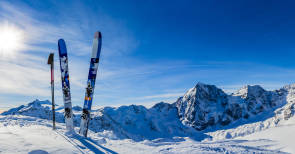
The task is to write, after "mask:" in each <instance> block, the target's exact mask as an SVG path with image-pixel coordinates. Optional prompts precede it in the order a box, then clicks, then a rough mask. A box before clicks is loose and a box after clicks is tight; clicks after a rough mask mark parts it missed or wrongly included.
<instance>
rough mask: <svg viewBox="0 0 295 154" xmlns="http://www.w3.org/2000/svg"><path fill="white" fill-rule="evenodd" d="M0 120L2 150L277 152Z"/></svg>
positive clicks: (233, 144)
mask: <svg viewBox="0 0 295 154" xmlns="http://www.w3.org/2000/svg"><path fill="white" fill-rule="evenodd" d="M0 123H1V125H0V136H1V140H0V151H1V153H30V152H34V151H35V152H39V153H42V151H43V153H57V154H58V153H253V152H260V153H280V151H278V150H268V149H263V148H261V147H258V146H255V145H254V146H253V145H251V146H249V145H250V144H251V143H252V142H253V141H246V140H225V141H213V142H212V141H203V142H199V141H195V140H193V139H190V138H188V137H173V138H158V139H154V140H143V141H138V142H137V141H134V140H131V139H112V137H110V136H111V134H112V133H111V132H108V131H104V132H101V133H94V132H92V131H90V132H89V138H84V137H81V136H79V135H77V134H75V135H69V134H67V133H66V129H65V125H64V124H63V123H58V124H57V130H56V131H54V130H52V128H51V121H48V120H44V119H39V118H34V117H29V116H20V115H13V116H0ZM77 129H78V128H76V131H77ZM255 142H257V141H255ZM245 144H249V145H248V146H247V145H245ZM261 144H263V145H268V144H269V142H267V143H261ZM260 146H261V145H260Z"/></svg>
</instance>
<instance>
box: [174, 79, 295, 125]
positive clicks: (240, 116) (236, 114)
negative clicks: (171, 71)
mask: <svg viewBox="0 0 295 154" xmlns="http://www.w3.org/2000/svg"><path fill="white" fill-rule="evenodd" d="M294 87H295V86H294V85H290V86H286V87H284V88H281V89H279V90H275V91H266V90H264V89H263V88H262V87H260V86H258V85H254V86H249V85H247V86H245V87H243V88H242V89H240V90H238V91H237V92H235V93H233V94H231V95H227V94H226V93H224V92H223V91H222V90H221V89H219V88H217V87H216V86H214V85H206V84H202V83H198V84H197V85H196V86H195V87H194V88H192V89H190V90H189V91H187V92H186V94H185V95H184V96H183V97H180V98H179V99H178V100H177V101H176V103H175V104H176V107H177V109H178V115H179V117H180V120H181V121H182V123H184V124H185V125H189V126H191V127H193V128H195V129H197V130H204V129H206V128H208V127H212V126H213V127H222V126H226V125H229V124H231V123H233V122H237V121H242V120H243V121H245V120H247V119H251V118H255V117H257V115H260V114H263V113H269V112H273V111H274V110H275V109H277V108H279V107H281V106H282V105H285V104H290V103H292V102H290V101H289V100H290V99H294V98H292V97H294V95H293V94H294V91H292V89H293V88H294ZM289 116H291V115H289ZM265 118H268V117H265ZM261 120H262V119H261Z"/></svg>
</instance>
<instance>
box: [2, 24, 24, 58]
mask: <svg viewBox="0 0 295 154" xmlns="http://www.w3.org/2000/svg"><path fill="white" fill-rule="evenodd" d="M22 46H23V32H22V31H21V30H20V29H19V28H17V27H15V26H13V25H8V24H3V25H0V54H1V55H9V54H14V53H15V52H16V51H18V50H20V49H21V48H22Z"/></svg>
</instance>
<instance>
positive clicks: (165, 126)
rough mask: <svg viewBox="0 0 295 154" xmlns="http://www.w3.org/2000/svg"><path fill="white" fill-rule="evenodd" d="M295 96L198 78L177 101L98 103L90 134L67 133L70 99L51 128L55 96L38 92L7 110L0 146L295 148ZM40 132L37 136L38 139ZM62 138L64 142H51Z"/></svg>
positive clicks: (0, 118)
mask: <svg viewBox="0 0 295 154" xmlns="http://www.w3.org/2000/svg"><path fill="white" fill-rule="evenodd" d="M294 104H295V84H293V85H288V86H285V87H283V88H281V89H279V90H274V91H267V90H264V89H263V88H262V87H260V86H257V85H255V86H249V85H248V86H245V87H243V88H241V89H240V90H238V91H237V92H235V93H233V94H226V93H225V92H223V91H222V90H221V89H219V88H217V87H216V86H214V85H207V84H203V83H198V84H197V85H196V86H195V87H193V88H191V89H190V90H188V91H187V92H186V93H185V94H184V96H182V97H180V98H179V99H177V101H176V102H175V103H172V104H169V103H164V102H160V103H157V104H155V105H154V106H153V107H151V108H146V107H144V106H141V105H129V106H120V107H101V108H97V109H96V110H93V111H92V115H91V116H92V120H91V121H90V126H89V129H90V131H89V139H84V138H81V137H79V136H77V135H74V136H67V134H66V133H65V128H64V127H65V126H64V116H63V114H64V107H63V106H58V105H57V106H56V121H57V122H58V123H57V129H58V130H56V131H51V129H50V128H51V122H50V119H51V117H52V112H51V102H50V101H40V100H35V101H33V102H31V103H29V104H26V105H21V106H19V107H16V108H12V109H10V110H8V111H6V112H3V113H2V114H1V115H0V133H1V134H2V137H4V138H7V141H5V142H2V141H0V150H3V151H4V152H5V151H6V152H7V153H15V152H21V151H22V152H30V151H34V149H36V148H39V149H42V150H47V151H49V152H53V153H54V152H56V151H60V152H63V153H71V152H72V153H79V151H80V152H81V151H82V153H83V152H84V153H104V152H105V153H116V152H122V153H130V152H132V153H134V152H135V153H180V152H186V153H220V152H221V153H253V152H258V153H281V152H282V151H281V149H283V150H284V151H287V152H295V149H294V148H292V147H293V144H292V143H293V142H289V141H288V140H287V139H285V137H286V136H290V134H295V133H292V132H291V133H290V132H289V133H288V131H289V130H290V129H288V128H289V127H291V128H293V127H294V126H293V125H295V116H293V115H294V110H295V109H294ZM81 110H82V109H81V107H79V106H75V107H73V112H74V124H75V126H77V127H76V131H77V130H78V126H79V124H80V114H81ZM262 130H265V131H262ZM281 130H284V131H285V132H284V133H281ZM259 132H261V133H259ZM264 132H265V133H264ZM32 133H33V134H36V135H32ZM38 133H39V134H38ZM272 133H273V134H278V133H279V134H282V137H278V135H276V136H275V135H273V136H272V137H270V138H266V139H262V138H265V137H266V136H269V134H272ZM14 134H17V135H14ZM37 134H38V135H37ZM48 134H49V135H48ZM265 134H267V135H265ZM40 135H42V138H43V140H44V143H45V142H46V144H43V140H42V142H40V143H39V140H40V139H39V138H40ZM258 136H260V138H258ZM279 136H280V135H279ZM10 138H12V139H13V140H11V141H10ZM21 138H22V139H21ZM35 138H38V142H34V140H35ZM57 138H59V141H58V143H57V144H58V145H57V144H51V145H50V146H48V145H47V143H48V141H53V140H56V139H57ZM273 139H274V140H273ZM15 140H19V143H18V144H21V145H23V147H26V146H27V145H38V146H36V148H34V147H35V146H32V147H27V148H23V147H20V148H15V147H13V145H14V142H16V141H15ZM278 141H279V142H278ZM287 141H288V142H287ZM52 143H53V142H52ZM45 145H46V146H45ZM60 145H64V146H62V147H65V148H62V147H61V146H60ZM69 145H72V147H71V146H69ZM41 147H42V148H41ZM113 150H114V151H113ZM37 151H38V149H37ZM39 151H40V150H39Z"/></svg>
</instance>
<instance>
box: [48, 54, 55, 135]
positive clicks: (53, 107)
mask: <svg viewBox="0 0 295 154" xmlns="http://www.w3.org/2000/svg"><path fill="white" fill-rule="evenodd" d="M53 60H54V53H50V55H49V57H48V62H47V64H48V65H50V66H51V69H50V70H51V100H52V121H53V129H54V130H55V103H54V65H53V64H54V62H53Z"/></svg>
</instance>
